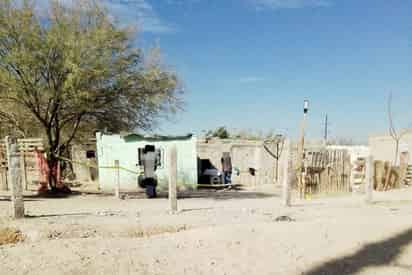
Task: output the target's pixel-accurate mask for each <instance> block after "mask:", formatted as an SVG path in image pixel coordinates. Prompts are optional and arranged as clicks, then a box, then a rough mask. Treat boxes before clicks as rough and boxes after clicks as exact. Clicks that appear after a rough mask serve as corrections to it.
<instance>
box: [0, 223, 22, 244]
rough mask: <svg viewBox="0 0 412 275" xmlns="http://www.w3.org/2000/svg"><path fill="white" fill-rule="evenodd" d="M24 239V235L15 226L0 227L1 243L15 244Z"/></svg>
mask: <svg viewBox="0 0 412 275" xmlns="http://www.w3.org/2000/svg"><path fill="white" fill-rule="evenodd" d="M22 241H24V235H23V233H21V231H20V230H18V229H15V228H8V227H6V228H0V245H6V244H15V243H19V242H22Z"/></svg>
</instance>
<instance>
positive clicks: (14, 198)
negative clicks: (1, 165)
mask: <svg viewBox="0 0 412 275" xmlns="http://www.w3.org/2000/svg"><path fill="white" fill-rule="evenodd" d="M6 148H7V159H8V167H9V172H8V175H9V177H8V178H9V183H10V185H11V207H12V216H13V218H15V219H19V218H24V198H23V187H22V184H21V172H22V171H21V169H20V158H19V154H18V148H17V140H16V139H14V138H13V139H12V138H10V137H6Z"/></svg>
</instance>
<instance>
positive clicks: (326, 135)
mask: <svg viewBox="0 0 412 275" xmlns="http://www.w3.org/2000/svg"><path fill="white" fill-rule="evenodd" d="M328 126H329V122H328V114H326V116H325V133H324V136H323V138H324V141H325V145H328V133H329V132H328Z"/></svg>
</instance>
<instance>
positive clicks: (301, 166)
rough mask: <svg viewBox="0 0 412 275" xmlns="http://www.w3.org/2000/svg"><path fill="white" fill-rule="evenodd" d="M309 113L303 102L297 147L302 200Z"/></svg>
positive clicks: (307, 104)
mask: <svg viewBox="0 0 412 275" xmlns="http://www.w3.org/2000/svg"><path fill="white" fill-rule="evenodd" d="M308 112H309V100H306V99H305V100H304V101H303V120H302V126H301V133H300V142H299V145H298V165H297V166H298V167H297V168H298V169H297V174H298V182H299V197H300V198H301V199H303V198H304V197H305V193H306V186H305V185H306V183H305V171H304V163H303V161H304V154H305V126H306V117H307V114H308Z"/></svg>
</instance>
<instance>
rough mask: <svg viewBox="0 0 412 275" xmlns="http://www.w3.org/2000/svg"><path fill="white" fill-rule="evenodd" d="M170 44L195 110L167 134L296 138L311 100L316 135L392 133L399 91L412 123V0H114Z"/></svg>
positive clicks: (122, 13) (152, 37)
mask: <svg viewBox="0 0 412 275" xmlns="http://www.w3.org/2000/svg"><path fill="white" fill-rule="evenodd" d="M105 3H106V4H107V5H108V6H109V10H111V12H112V13H114V14H115V16H118V17H119V18H120V19H121V20H123V21H128V22H129V23H131V24H138V25H139V26H141V28H140V29H141V31H140V35H139V39H140V40H139V41H140V42H139V43H141V45H145V46H147V45H150V44H152V43H154V42H155V41H158V42H159V43H160V46H161V48H162V50H163V54H164V60H165V62H166V63H167V64H169V65H170V66H171V67H172V68H173V69H174V70H176V71H177V72H178V74H179V75H180V77H181V78H182V80H183V81H184V85H185V87H186V89H187V93H186V96H185V100H186V110H185V112H183V113H181V114H179V115H178V116H177V117H176V118H175V119H174V120H173V121H172V122H164V123H162V124H161V129H160V131H161V132H163V133H170V134H179V133H187V132H194V133H201V131H202V130H203V129H210V128H215V127H218V126H221V125H226V126H227V127H229V128H236V129H254V130H261V131H264V132H265V131H268V130H277V131H280V132H283V133H287V134H289V135H290V136H293V137H296V136H297V135H298V132H299V124H300V120H301V117H302V102H303V100H304V99H305V98H308V99H309V100H310V103H311V107H310V114H309V120H308V124H309V125H308V137H310V138H321V137H322V131H323V130H322V127H323V126H322V125H323V119H324V115H325V114H326V113H327V114H328V115H329V120H330V122H331V125H330V136H331V137H345V138H348V137H352V138H354V139H355V140H360V141H365V140H366V138H367V136H368V134H370V133H380V132H385V131H387V115H386V100H387V97H388V93H389V91H392V92H393V94H394V109H395V121H396V123H397V125H398V127H406V126H408V125H412V108H410V104H411V103H412V81H411V80H412V17H411V15H410V14H411V11H412V1H410V0H393V1H387V0H373V1H372V0H370V1H366V0H365V1H362V0H344V1H343V0H339V1H338V0H209V1H208V0H156V1H155V0H134V1H131V0H118V1H115V0H105Z"/></svg>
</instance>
